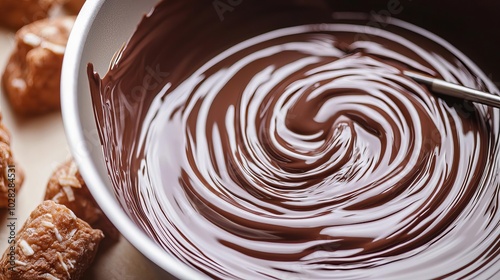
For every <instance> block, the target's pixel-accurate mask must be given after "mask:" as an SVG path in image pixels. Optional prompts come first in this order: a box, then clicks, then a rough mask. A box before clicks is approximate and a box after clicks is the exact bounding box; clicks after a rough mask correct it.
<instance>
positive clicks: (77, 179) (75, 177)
mask: <svg viewBox="0 0 500 280" xmlns="http://www.w3.org/2000/svg"><path fill="white" fill-rule="evenodd" d="M45 199H46V200H53V201H55V202H57V203H59V204H63V205H65V206H67V207H68V208H69V209H71V210H72V211H73V212H74V213H75V214H76V216H77V217H78V218H80V219H82V220H84V221H86V222H87V223H89V224H90V225H91V226H92V227H93V228H97V229H100V230H102V231H103V232H104V235H105V236H106V238H107V239H110V240H112V241H116V240H118V239H119V237H120V233H119V232H118V230H117V229H116V228H115V227H114V226H113V224H112V223H111V222H110V221H109V219H108V218H107V217H106V216H105V215H104V213H103V212H102V211H101V208H99V206H98V205H97V202H96V201H95V200H94V198H93V197H92V194H91V193H90V191H89V189H88V188H87V185H86V184H85V182H84V181H83V178H82V176H81V175H80V173H79V172H78V168H77V166H76V164H75V162H74V161H72V160H71V161H68V162H66V163H64V164H63V165H61V166H60V167H59V168H57V170H56V171H55V172H54V173H53V174H52V177H51V178H50V180H49V183H48V184H47V190H46V192H45Z"/></svg>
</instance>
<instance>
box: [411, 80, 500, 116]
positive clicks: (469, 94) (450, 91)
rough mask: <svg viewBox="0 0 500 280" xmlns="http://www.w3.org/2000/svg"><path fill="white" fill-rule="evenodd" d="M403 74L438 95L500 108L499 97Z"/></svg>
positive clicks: (448, 83)
mask: <svg viewBox="0 0 500 280" xmlns="http://www.w3.org/2000/svg"><path fill="white" fill-rule="evenodd" d="M403 74H405V75H406V76H407V77H410V78H412V79H413V80H415V81H417V82H419V83H422V84H424V85H427V86H429V87H430V88H431V90H432V91H435V92H437V93H441V94H444V95H448V96H453V97H457V98H461V99H465V100H469V101H473V102H478V103H481V104H485V105H489V106H493V107H497V108H500V96H498V95H494V94H492V93H487V92H484V91H480V90H476V89H472V88H468V87H464V86H461V85H457V84H453V83H450V82H446V81H443V80H440V79H436V78H433V77H430V76H426V75H423V74H420V73H415V72H412V71H403Z"/></svg>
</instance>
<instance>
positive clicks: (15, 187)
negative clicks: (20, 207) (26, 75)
mask: <svg viewBox="0 0 500 280" xmlns="http://www.w3.org/2000/svg"><path fill="white" fill-rule="evenodd" d="M23 180H24V172H23V170H22V169H21V168H20V167H19V166H18V165H17V164H16V162H15V161H14V157H13V156H12V150H11V149H10V133H9V130H8V129H7V128H6V127H5V125H4V124H3V122H2V115H1V114H0V208H7V207H9V202H10V204H11V205H15V196H16V195H15V193H16V192H18V191H19V189H20V188H21V185H22V184H23Z"/></svg>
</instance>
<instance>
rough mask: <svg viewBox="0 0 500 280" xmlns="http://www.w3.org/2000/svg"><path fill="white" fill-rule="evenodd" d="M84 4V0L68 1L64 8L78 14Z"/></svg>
mask: <svg viewBox="0 0 500 280" xmlns="http://www.w3.org/2000/svg"><path fill="white" fill-rule="evenodd" d="M83 4H85V0H68V1H67V2H66V3H64V6H65V7H66V8H67V9H68V10H69V11H70V12H72V13H75V14H78V13H79V12H80V9H81V8H82V7H83Z"/></svg>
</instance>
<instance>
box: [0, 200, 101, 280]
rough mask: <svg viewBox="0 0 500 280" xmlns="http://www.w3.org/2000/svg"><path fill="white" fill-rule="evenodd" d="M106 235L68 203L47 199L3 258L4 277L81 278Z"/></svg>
mask: <svg viewBox="0 0 500 280" xmlns="http://www.w3.org/2000/svg"><path fill="white" fill-rule="evenodd" d="M102 238H104V235H103V233H102V232H101V231H100V230H96V229H92V228H91V227H90V226H89V224H87V223H86V222H84V221H82V220H80V219H78V218H77V217H76V216H75V214H74V213H73V212H72V211H71V210H69V209H68V208H67V207H66V206H64V205H60V204H57V203H55V202H53V201H45V202H43V203H42V204H41V205H39V206H38V207H37V208H36V209H35V210H34V211H33V212H32V213H31V215H30V217H29V218H28V220H27V221H26V223H25V224H24V226H23V227H22V228H21V230H20V231H19V232H18V233H17V235H16V237H15V239H14V240H15V243H13V244H10V245H9V247H8V248H7V250H6V251H5V253H4V254H3V256H2V258H1V259H0V270H1V273H0V279H79V278H80V277H82V275H83V273H84V271H85V270H86V269H87V268H88V267H89V265H90V264H91V263H92V261H93V260H94V257H95V255H96V252H97V248H98V247H99V243H100V241H101V240H102ZM11 247H12V248H11ZM11 252H14V253H15V254H14V257H13V258H11V255H10V254H9V253H11Z"/></svg>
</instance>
